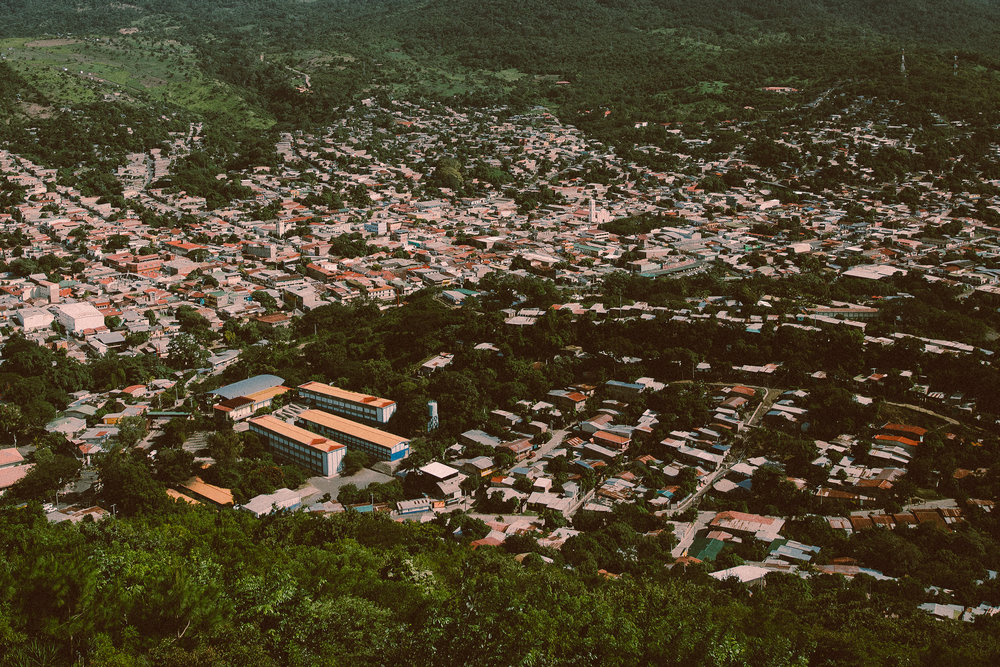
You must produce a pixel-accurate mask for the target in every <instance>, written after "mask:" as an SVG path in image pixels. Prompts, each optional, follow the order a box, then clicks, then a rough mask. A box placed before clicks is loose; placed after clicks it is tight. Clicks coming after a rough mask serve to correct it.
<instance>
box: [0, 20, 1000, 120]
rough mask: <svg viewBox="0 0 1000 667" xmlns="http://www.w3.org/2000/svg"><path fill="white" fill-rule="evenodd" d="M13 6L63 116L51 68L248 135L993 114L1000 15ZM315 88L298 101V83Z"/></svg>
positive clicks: (11, 41)
mask: <svg viewBox="0 0 1000 667" xmlns="http://www.w3.org/2000/svg"><path fill="white" fill-rule="evenodd" d="M5 4H6V5H7V6H8V11H6V12H5V15H4V18H3V19H2V20H0V36H3V37H6V38H7V40H6V41H5V42H3V43H2V44H3V46H4V47H5V48H6V49H7V53H6V57H7V60H8V61H9V62H10V63H11V64H12V66H13V67H14V68H15V69H17V70H18V71H20V72H21V73H28V74H31V75H32V76H31V80H32V83H33V85H36V86H37V87H38V88H40V89H41V92H42V93H44V94H45V95H46V96H47V97H49V98H50V99H52V100H53V101H68V102H71V103H74V102H77V101H78V98H79V93H77V92H74V91H72V90H70V89H71V88H72V86H62V87H59V88H56V87H54V86H53V85H51V82H50V81H48V79H49V78H51V74H46V75H41V72H40V68H44V67H49V68H50V69H51V68H52V67H61V66H66V67H67V68H68V69H69V70H70V71H72V70H73V69H74V68H75V69H76V71H80V69H79V67H78V65H81V64H83V65H91V64H93V65H94V66H95V67H97V66H100V67H99V68H98V70H97V71H94V76H93V77H91V78H92V79H100V80H102V81H107V82H110V83H112V84H118V85H120V86H123V87H125V88H126V89H127V92H130V93H131V94H133V95H139V94H140V93H143V92H148V93H149V96H150V97H151V98H152V99H156V100H160V101H164V102H167V103H169V104H171V105H174V106H176V107H180V108H183V109H186V110H189V111H192V112H194V113H197V114H199V115H207V116H209V117H211V116H213V115H222V116H225V117H232V118H238V119H241V120H243V121H246V122H249V123H251V124H254V125H269V124H270V123H271V122H272V121H276V122H278V123H283V124H297V123H312V122H318V121H322V119H323V117H324V115H325V114H328V113H329V111H330V108H331V107H333V106H337V105H339V104H343V103H346V102H349V101H351V100H352V99H355V98H357V97H358V96H360V95H362V94H371V93H377V92H378V91H380V90H382V91H386V92H387V93H389V94H392V95H396V96H412V95H429V96H434V97H450V98H454V99H457V100H458V101H469V102H480V103H486V102H498V101H499V102H510V101H514V102H545V103H547V104H550V105H553V106H555V107H557V108H559V109H560V110H561V111H563V112H564V113H575V112H578V111H581V110H586V109H589V108H591V107H607V108H609V109H613V110H614V111H615V112H617V113H618V114H619V115H620V116H621V117H622V118H632V117H640V116H641V117H643V118H646V119H648V120H670V119H684V118H688V117H697V118H704V117H706V116H715V117H719V118H722V117H725V116H727V115H729V114H731V113H733V111H734V110H737V109H741V108H743V107H746V106H754V107H762V108H771V107H774V106H775V105H776V104H777V105H779V106H780V105H784V104H786V103H788V102H789V100H788V99H783V100H781V101H780V102H776V101H775V100H774V99H773V96H766V95H762V94H761V91H760V90H759V89H760V88H761V87H762V86H767V85H780V86H791V87H795V88H798V89H801V90H803V91H804V92H805V93H806V97H809V96H810V95H813V94H818V93H819V92H822V90H824V89H825V88H827V87H830V86H844V85H851V86H856V87H857V88H858V90H859V92H862V93H866V94H877V95H880V96H881V95H889V96H893V97H895V98H897V99H902V100H904V101H907V100H911V99H912V100H913V101H914V103H917V104H920V105H923V106H926V105H928V104H932V105H933V106H935V107H939V109H938V110H939V111H942V112H945V113H949V112H950V113H954V114H969V113H976V112H978V111H981V110H985V109H992V108H994V107H995V104H994V102H995V99H994V98H995V96H996V90H997V86H996V83H997V67H998V61H997V59H996V55H995V49H994V45H995V44H996V42H997V40H998V38H1000V3H997V2H992V1H983V0H978V1H977V0H962V1H961V2H956V3H947V4H943V3H937V2H931V1H929V0H924V1H921V2H900V1H892V2H882V3H877V4H876V5H874V6H873V5H872V4H871V3H868V2H862V1H861V0H839V1H837V0H814V1H811V2H800V1H791V0H771V1H768V2H722V1H720V0H715V1H712V2H704V3H697V4H692V3H686V2H680V1H678V0H638V1H635V2H613V1H611V0H605V1H603V2H602V1H598V0H584V1H583V2H577V1H572V2H571V1H570V0H555V1H546V2H543V1H542V0H500V1H499V2H492V3H478V2H468V1H465V0H425V1H423V2H412V1H405V2H404V1H399V0H382V1H379V2H366V3H357V2H352V1H348V0H318V1H316V2H279V1H276V0H271V1H269V2H249V1H247V0H232V1H230V2H225V3H213V4H212V5H209V6H206V5H205V4H204V3H199V2H192V1H190V0H139V1H138V2H136V3H132V4H127V5H124V4H120V3H113V2H108V1H105V0H89V1H88V2H79V1H68V0H49V1H41V2H38V1H36V2H29V1H28V0H14V1H12V2H7V3H5ZM122 32H126V33H129V34H121V33H122ZM68 33H72V35H73V37H72V38H71V39H68V40H67V39H60V40H46V41H38V40H37V39H35V38H38V37H44V36H47V37H66V36H67V34H68ZM82 35H87V36H88V38H84V39H81V36H82ZM98 36H104V38H105V40H104V42H103V43H98V42H94V41H93V39H94V38H99V37H98ZM108 37H112V38H113V40H112V41H111V43H110V44H109V43H108V40H107V38H108ZM32 40H33V41H32ZM904 48H905V50H906V52H907V63H908V69H909V73H910V77H909V79H907V80H901V77H900V76H899V54H900V51H901V50H902V49H904ZM955 55H958V56H959V63H960V73H959V77H953V76H952V59H953V56H955ZM71 65H72V67H71ZM165 66H166V67H168V68H169V69H170V70H171V71H169V72H165V71H164V67H165ZM84 71H91V70H84ZM306 74H308V75H310V86H309V92H308V94H303V93H301V92H300V91H299V92H297V91H296V86H302V84H303V83H304V79H303V76H304V75H306ZM77 76H79V75H77ZM956 78H957V79H958V81H956V80H955V79H956ZM557 81H565V82H568V83H563V84H560V85H557V84H556V82H557ZM949 88H954V90H949ZM803 99H805V98H803ZM809 99H812V98H811V97H810V98H809ZM790 101H791V102H792V103H796V102H799V101H802V100H798V99H792V100H790ZM616 120H617V119H616ZM622 122H624V121H622Z"/></svg>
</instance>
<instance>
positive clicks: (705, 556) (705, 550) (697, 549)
mask: <svg viewBox="0 0 1000 667" xmlns="http://www.w3.org/2000/svg"><path fill="white" fill-rule="evenodd" d="M724 546H726V543H725V542H723V541H722V540H716V539H709V538H707V537H704V536H702V537H696V538H694V542H692V543H691V547H690V548H689V549H688V554H687V555H688V556H690V557H691V558H697V559H698V560H700V561H703V562H707V561H713V560H715V559H716V557H717V556H718V555H719V552H721V551H722V548H723V547H724Z"/></svg>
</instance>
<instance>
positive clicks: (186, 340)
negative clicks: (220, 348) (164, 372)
mask: <svg viewBox="0 0 1000 667" xmlns="http://www.w3.org/2000/svg"><path fill="white" fill-rule="evenodd" d="M167 360H168V361H169V362H170V365H171V366H173V367H174V368H177V369H180V370H189V369H193V368H202V367H203V366H204V365H205V363H206V362H207V361H208V352H206V351H205V350H204V349H203V348H202V347H201V344H199V343H198V341H197V340H196V339H195V337H194V336H192V335H191V334H189V333H180V334H177V335H176V336H174V337H173V339H172V340H171V341H170V344H169V345H167Z"/></svg>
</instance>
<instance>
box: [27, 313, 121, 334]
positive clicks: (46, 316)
mask: <svg viewBox="0 0 1000 667" xmlns="http://www.w3.org/2000/svg"><path fill="white" fill-rule="evenodd" d="M14 319H15V320H17V322H18V323H19V324H20V325H21V327H22V328H23V329H24V330H25V331H36V330H38V329H47V328H49V326H51V325H52V320H54V319H55V318H54V317H53V316H52V313H50V312H49V311H47V310H42V309H41V308H22V309H21V310H19V311H17V312H16V313H14ZM103 322H104V318H101V323H102V324H103Z"/></svg>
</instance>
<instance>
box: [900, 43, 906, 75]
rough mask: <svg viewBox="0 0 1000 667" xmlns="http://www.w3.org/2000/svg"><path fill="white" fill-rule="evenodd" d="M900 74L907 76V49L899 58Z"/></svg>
mask: <svg viewBox="0 0 1000 667" xmlns="http://www.w3.org/2000/svg"><path fill="white" fill-rule="evenodd" d="M899 73H900V74H902V75H903V76H906V49H903V52H902V53H901V54H900V56H899Z"/></svg>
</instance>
